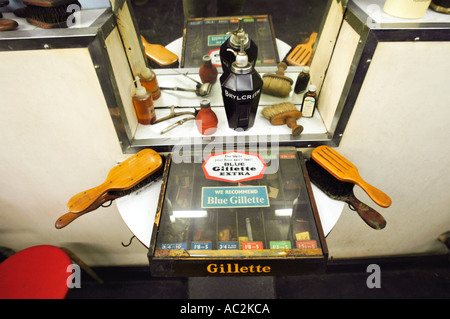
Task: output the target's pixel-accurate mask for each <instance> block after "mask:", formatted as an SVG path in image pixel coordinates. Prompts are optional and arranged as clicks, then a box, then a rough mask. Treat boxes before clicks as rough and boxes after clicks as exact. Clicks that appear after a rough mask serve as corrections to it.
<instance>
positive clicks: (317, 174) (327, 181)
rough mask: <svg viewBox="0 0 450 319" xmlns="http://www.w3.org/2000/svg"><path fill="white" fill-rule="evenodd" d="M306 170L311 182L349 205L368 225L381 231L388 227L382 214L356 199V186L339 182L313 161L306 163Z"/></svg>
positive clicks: (330, 195)
mask: <svg viewBox="0 0 450 319" xmlns="http://www.w3.org/2000/svg"><path fill="white" fill-rule="evenodd" d="M306 168H307V170H308V175H309V178H310V179H311V182H312V183H313V184H314V185H316V186H317V187H318V188H319V189H320V190H321V191H322V192H324V193H325V194H326V195H328V196H329V197H330V198H332V199H336V200H341V201H344V202H346V203H347V204H349V206H350V208H351V209H353V210H356V212H357V213H358V214H359V216H360V217H361V218H362V219H363V220H364V221H365V222H366V224H367V225H369V226H370V227H372V228H373V229H377V230H379V229H383V228H384V227H386V220H385V219H384V217H383V216H382V215H381V214H380V213H378V212H377V211H376V210H374V209H373V208H371V207H369V206H368V205H366V204H364V203H363V202H361V201H360V200H359V199H357V198H356V197H355V194H354V193H353V187H354V186H355V184H352V183H347V182H341V181H339V180H338V179H336V178H335V177H334V176H333V175H331V174H330V173H328V172H327V171H326V170H325V169H324V168H323V167H322V166H320V165H319V164H317V163H316V162H315V161H314V160H312V159H311V160H308V161H307V162H306Z"/></svg>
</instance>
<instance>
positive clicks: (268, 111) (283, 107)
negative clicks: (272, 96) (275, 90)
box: [261, 102, 298, 121]
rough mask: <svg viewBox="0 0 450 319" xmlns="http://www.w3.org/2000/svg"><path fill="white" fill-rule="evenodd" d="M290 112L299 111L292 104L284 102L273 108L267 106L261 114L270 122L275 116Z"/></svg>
mask: <svg viewBox="0 0 450 319" xmlns="http://www.w3.org/2000/svg"><path fill="white" fill-rule="evenodd" d="M288 111H298V110H297V107H296V106H295V105H294V104H292V103H291V102H284V103H279V104H275V105H272V106H266V107H265V108H264V109H263V110H262V112H261V113H262V115H263V116H264V117H265V118H266V119H268V120H269V121H270V119H271V118H272V117H273V116H275V115H277V114H280V113H283V112H288Z"/></svg>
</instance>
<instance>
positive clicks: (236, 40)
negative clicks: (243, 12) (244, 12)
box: [230, 18, 249, 49]
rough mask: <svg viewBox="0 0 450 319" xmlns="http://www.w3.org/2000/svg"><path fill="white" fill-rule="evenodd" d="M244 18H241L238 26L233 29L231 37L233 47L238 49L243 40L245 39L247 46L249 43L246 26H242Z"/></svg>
mask: <svg viewBox="0 0 450 319" xmlns="http://www.w3.org/2000/svg"><path fill="white" fill-rule="evenodd" d="M242 22H243V19H242V18H239V20H238V27H237V29H236V30H234V31H233V34H232V35H231V37H230V44H231V46H232V47H234V48H236V49H238V48H239V47H240V45H241V41H242V40H244V46H245V47H247V45H248V44H249V40H248V35H247V34H245V31H244V28H243V27H242Z"/></svg>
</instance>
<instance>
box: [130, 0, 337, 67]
mask: <svg viewBox="0 0 450 319" xmlns="http://www.w3.org/2000/svg"><path fill="white" fill-rule="evenodd" d="M131 2H132V5H133V9H134V15H135V18H136V21H137V24H138V26H139V29H140V33H141V35H142V36H143V38H144V39H145V40H146V41H147V42H148V43H150V44H154V45H160V47H159V48H158V50H164V47H165V46H167V45H168V44H170V43H172V42H174V41H175V40H177V39H180V38H182V37H183V30H184V28H185V22H186V20H187V19H193V18H209V20H208V21H209V22H211V20H212V19H211V18H213V17H223V16H234V15H237V16H239V15H240V16H258V15H269V16H270V18H271V22H272V26H273V33H274V35H275V37H276V38H277V39H279V40H281V41H283V42H284V43H286V44H287V45H289V46H290V47H292V48H293V49H294V48H295V47H296V46H297V45H298V44H303V43H307V42H308V40H309V39H310V36H311V35H312V34H313V32H317V31H318V30H319V28H320V25H321V23H322V19H323V15H324V13H325V9H326V6H327V2H328V1H327V0H295V1H292V0H278V1H276V2H274V1H272V0H226V1H225V0H172V1H167V0H131ZM236 26H237V23H236V25H232V24H228V26H227V27H228V28H229V30H226V31H225V32H223V31H222V30H221V29H220V32H217V33H218V34H220V33H226V32H231V31H233V30H234V29H235V28H236ZM215 27H216V28H219V27H220V25H219V24H217V25H216V26H215ZM248 28H249V29H248V30H247V29H245V26H244V29H245V31H246V32H247V33H249V34H252V33H253V32H256V33H255V34H257V32H258V31H259V30H258V29H256V30H252V28H253V29H255V28H258V27H257V26H256V25H255V26H253V25H252V26H249V27H248ZM205 37H206V35H205ZM254 37H255V38H257V36H254ZM257 40H258V39H255V42H256V45H257V46H258V48H260V47H263V46H265V44H264V43H258V41H257ZM260 42H262V40H260ZM190 49H191V50H192V49H195V48H190ZM206 49H207V48H202V50H201V51H205V52H199V54H198V57H197V59H196V62H195V63H197V64H198V65H196V67H200V65H201V58H202V56H203V55H204V54H208V53H209V52H206ZM199 51H200V50H199ZM169 54H170V53H169ZM278 58H279V61H282V60H283V59H284V58H285V56H279V57H278ZM180 60H181V59H180ZM279 61H276V62H279ZM276 62H275V63H276ZM180 64H181V65H180V66H184V65H183V63H180ZM152 66H153V67H154V68H158V67H161V66H159V65H158V64H155V65H152ZM190 66H191V67H192V65H190ZM170 67H174V65H170ZM184 67H189V65H186V66H184Z"/></svg>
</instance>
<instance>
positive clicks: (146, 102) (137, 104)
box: [133, 76, 156, 125]
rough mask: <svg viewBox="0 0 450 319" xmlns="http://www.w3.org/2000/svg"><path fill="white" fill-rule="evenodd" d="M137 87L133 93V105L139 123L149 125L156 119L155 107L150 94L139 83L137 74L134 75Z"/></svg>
mask: <svg viewBox="0 0 450 319" xmlns="http://www.w3.org/2000/svg"><path fill="white" fill-rule="evenodd" d="M136 85H137V89H136V91H135V93H134V95H133V105H134V110H135V112H136V116H137V119H138V122H139V124H143V125H149V124H152V123H153V122H154V121H156V114H155V108H154V107H153V100H152V95H151V94H150V93H149V92H147V90H146V89H145V88H144V87H143V86H142V85H141V81H140V79H139V76H136Z"/></svg>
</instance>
